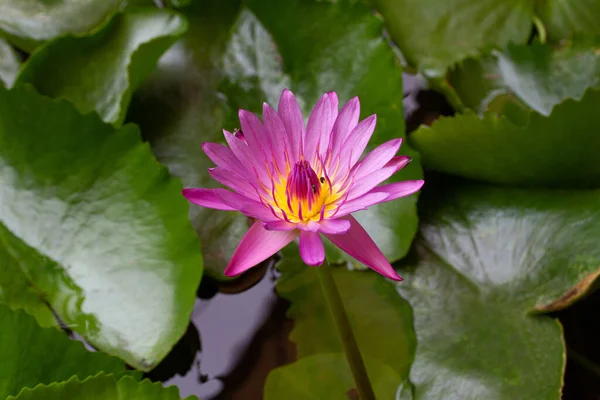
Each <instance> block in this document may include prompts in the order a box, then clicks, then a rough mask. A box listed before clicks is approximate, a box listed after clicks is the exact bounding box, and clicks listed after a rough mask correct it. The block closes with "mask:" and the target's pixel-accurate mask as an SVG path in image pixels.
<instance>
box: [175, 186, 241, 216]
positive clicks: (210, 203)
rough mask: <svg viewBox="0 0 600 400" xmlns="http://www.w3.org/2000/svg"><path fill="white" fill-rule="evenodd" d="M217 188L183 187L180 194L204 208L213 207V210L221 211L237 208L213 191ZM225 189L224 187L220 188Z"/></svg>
mask: <svg viewBox="0 0 600 400" xmlns="http://www.w3.org/2000/svg"><path fill="white" fill-rule="evenodd" d="M216 190H217V189H203V188H188V189H183V190H182V191H181V194H183V197H185V198H186V199H188V200H189V201H191V202H192V203H194V204H198V205H199V206H202V207H206V208H213V209H215V210H223V211H235V210H237V208H234V207H231V206H230V205H228V204H225V203H224V202H223V201H222V200H221V199H220V198H219V197H218V196H217V195H216V194H215V191H216ZM221 190H225V189H221Z"/></svg>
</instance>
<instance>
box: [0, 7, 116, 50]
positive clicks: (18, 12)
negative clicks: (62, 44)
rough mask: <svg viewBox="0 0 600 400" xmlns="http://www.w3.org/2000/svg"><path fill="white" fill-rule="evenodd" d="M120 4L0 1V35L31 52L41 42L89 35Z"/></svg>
mask: <svg viewBox="0 0 600 400" xmlns="http://www.w3.org/2000/svg"><path fill="white" fill-rule="evenodd" d="M121 3H122V0H53V1H47V0H18V1H15V0H0V33H4V35H6V36H8V37H9V39H10V41H12V42H13V43H14V44H16V45H17V46H19V47H21V48H23V49H24V50H27V51H31V50H33V49H34V48H35V47H36V46H38V45H39V44H41V43H42V42H44V41H46V40H50V39H54V38H56V37H58V36H63V35H67V34H83V33H86V32H90V31H91V30H93V29H95V28H96V27H97V26H99V25H101V24H102V23H103V22H104V21H106V20H107V19H108V18H109V17H110V16H111V15H112V14H114V13H115V12H117V11H118V10H119V7H120V6H121Z"/></svg>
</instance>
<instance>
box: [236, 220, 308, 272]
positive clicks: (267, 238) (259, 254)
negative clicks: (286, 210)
mask: <svg viewBox="0 0 600 400" xmlns="http://www.w3.org/2000/svg"><path fill="white" fill-rule="evenodd" d="M296 237H298V232H297V231H268V230H266V229H264V228H263V223H262V222H261V221H256V222H255V223H254V224H253V225H252V226H251V227H250V229H249V230H248V232H247V233H246V235H245V236H244V237H243V238H242V241H241V242H240V244H239V245H238V247H237V249H236V250H235V252H234V253H233V257H231V260H230V261H229V264H228V265H227V268H225V275H227V276H236V275H239V274H241V273H242V272H244V271H246V270H248V269H249V268H252V267H253V266H255V265H256V264H258V263H260V262H262V261H264V260H266V259H267V258H269V257H271V256H272V255H273V254H275V253H277V252H278V251H279V250H281V249H282V248H283V247H285V246H286V245H288V244H289V243H290V242H291V241H292V240H294V239H295V238H296Z"/></svg>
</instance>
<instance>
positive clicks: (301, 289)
mask: <svg viewBox="0 0 600 400" xmlns="http://www.w3.org/2000/svg"><path fill="white" fill-rule="evenodd" d="M321 268H331V274H332V275H333V279H334V281H335V282H336V285H337V287H338V290H339V292H340V295H341V297H342V300H343V302H344V307H345V308H346V313H347V314H348V318H349V320H350V324H351V326H352V330H353V332H354V336H355V337H356V340H357V342H358V345H359V347H360V349H361V352H362V354H363V355H364V356H365V357H368V358H372V359H375V360H377V361H379V362H380V363H383V364H385V365H387V366H388V367H389V368H391V369H393V370H394V371H395V373H396V374H397V375H399V376H401V377H406V375H407V373H408V369H409V367H410V364H411V362H412V359H413V351H414V347H415V338H414V332H413V331H412V327H411V326H410V319H411V310H410V307H409V306H408V304H407V303H406V302H405V301H404V300H402V299H400V298H399V297H398V295H397V293H396V288H395V287H394V284H393V283H392V282H391V281H389V280H387V279H385V278H384V277H383V276H381V275H379V274H377V273H375V272H373V271H370V270H369V271H361V272H354V271H350V270H348V269H347V268H344V267H321ZM279 269H280V270H281V271H282V276H281V278H280V280H279V281H278V282H277V293H278V294H279V295H280V296H281V297H283V298H284V299H286V300H288V301H290V302H291V306H290V308H289V310H288V312H287V316H288V317H289V318H292V319H293V320H294V330H293V331H292V333H291V334H290V340H292V341H293V342H294V343H296V348H297V352H298V357H306V356H309V355H313V354H319V353H327V352H340V353H341V352H343V348H342V344H341V342H340V339H339V337H338V335H337V331H336V328H335V325H334V324H333V320H332V318H331V315H330V313H329V309H328V307H327V303H326V302H325V297H324V295H323V291H322V289H321V286H320V284H319V280H318V276H317V271H316V268H314V267H308V266H306V265H305V264H304V263H303V262H302V260H301V259H300V257H299V256H298V250H297V248H296V246H291V245H290V246H288V247H287V248H285V249H284V250H283V259H282V261H281V262H280V265H279ZM317 332H318V334H317ZM399 383H400V382H399V381H397V382H396V385H398V384H399Z"/></svg>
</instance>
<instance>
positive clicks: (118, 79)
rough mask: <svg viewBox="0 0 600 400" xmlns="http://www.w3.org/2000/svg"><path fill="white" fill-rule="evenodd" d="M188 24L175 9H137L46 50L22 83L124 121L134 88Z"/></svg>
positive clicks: (104, 116) (106, 117)
mask: <svg viewBox="0 0 600 400" xmlns="http://www.w3.org/2000/svg"><path fill="white" fill-rule="evenodd" d="M186 28H187V23H186V21H185V19H183V17H181V16H180V15H179V14H177V13H175V12H172V11H168V10H158V9H152V8H134V9H132V10H130V11H128V12H126V13H121V14H118V15H117V16H116V17H115V18H114V19H113V20H112V21H111V22H110V24H108V25H107V26H106V27H104V28H103V29H102V30H100V31H99V32H97V33H94V34H93V35H91V36H83V37H72V36H69V37H64V38H60V39H58V40H55V41H53V42H51V43H49V44H48V45H46V46H44V47H43V48H40V49H39V50H38V51H36V52H35V53H34V54H33V55H32V56H31V58H30V59H29V60H28V61H27V63H26V64H25V68H24V69H23V70H22V71H21V73H20V74H19V77H18V79H17V84H23V83H31V84H33V85H34V86H35V87H36V89H37V90H38V91H39V92H40V93H42V94H45V95H47V96H50V97H57V98H66V99H68V100H69V101H71V102H72V103H74V104H75V105H76V106H77V109H79V111H81V112H82V113H87V112H90V111H93V110H94V111H96V112H98V114H100V116H101V117H102V119H103V120H104V121H106V122H110V123H114V124H116V125H119V124H121V123H122V122H123V119H124V118H125V113H126V111H127V107H128V106H129V101H130V99H131V95H132V92H133V90H134V89H135V88H136V87H137V86H139V84H140V83H141V82H142V80H143V79H144V78H145V77H147V76H148V74H150V73H151V72H152V70H153V69H154V68H155V66H156V63H157V61H158V59H159V58H160V56H161V54H162V53H164V52H165V50H167V48H169V47H170V46H171V45H172V44H173V43H174V42H175V41H176V40H177V38H178V37H179V36H181V35H182V34H183V32H185V30H186ZM58 65H59V66H60V68H57V67H56V66H58Z"/></svg>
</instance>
